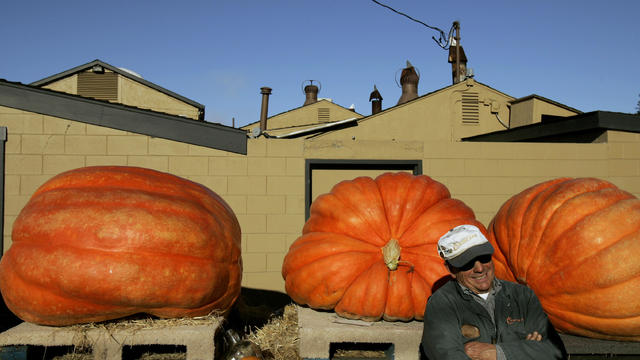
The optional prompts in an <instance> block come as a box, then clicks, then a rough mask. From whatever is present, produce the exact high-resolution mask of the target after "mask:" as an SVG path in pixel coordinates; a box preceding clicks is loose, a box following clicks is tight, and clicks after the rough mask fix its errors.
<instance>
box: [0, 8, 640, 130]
mask: <svg viewBox="0 0 640 360" xmlns="http://www.w3.org/2000/svg"><path fill="white" fill-rule="evenodd" d="M379 1H380V2H382V3H384V4H386V5H389V6H391V7H393V8H395V9H396V10H398V11H401V12H403V13H406V14H408V15H410V16H411V17H413V18H415V19H418V20H420V21H422V22H425V23H427V24H429V25H431V26H435V27H438V28H440V29H442V30H444V31H445V32H448V30H449V28H450V27H451V24H452V23H453V21H456V20H457V21H459V22H460V24H461V37H462V40H461V44H462V45H463V47H464V50H465V53H466V55H467V58H468V59H469V62H468V67H470V68H473V71H474V74H475V78H476V80H477V81H480V82H482V83H484V84H486V85H489V86H491V87H493V88H495V89H497V90H499V91H502V92H504V93H506V94H509V95H511V96H514V97H522V96H527V95H530V94H538V95H540V96H544V97H547V98H550V99H552V100H555V101H558V102H560V103H563V104H565V105H568V106H571V107H574V108H577V109H579V110H582V111H585V112H586V111H593V110H606V111H617V112H627V113H634V112H636V106H637V103H638V100H639V99H640V98H639V94H640V67H639V66H638V64H639V63H640V61H638V59H640V35H639V34H640V30H639V29H638V26H637V25H636V24H637V20H638V16H640V1H635V0H611V1H602V0H601V1H592V0H586V1H578V0H555V1H547V0H537V1H514V0H511V1H493V0H487V1H466V0H458V1H426V0H411V1H409V0H379ZM0 10H1V11H0V19H1V20H0V34H2V46H1V47H0V49H2V55H1V56H0V78H2V79H6V80H9V81H16V82H21V83H25V84H28V83H31V82H33V81H36V80H40V79H42V78H45V77H48V76H50V75H53V74H56V73H59V72H62V71H65V70H68V69H70V68H73V67H75V66H78V65H81V64H85V63H88V62H90V61H93V60H95V59H100V60H102V61H105V62H107V63H109V64H111V65H113V66H117V67H123V68H126V69H129V70H133V71H135V72H137V73H139V74H140V75H142V77H144V78H145V79H146V80H148V81H151V82H153V83H155V84H157V85H160V86H162V87H165V88H167V89H169V90H171V91H174V92H176V93H179V94H181V95H183V96H186V97H188V98H190V99H192V100H194V101H197V102H199V103H201V104H204V105H205V112H206V115H205V118H206V120H207V121H211V122H217V123H221V124H224V125H231V124H232V118H235V126H242V125H245V124H248V123H251V122H254V121H257V120H258V119H259V116H260V103H261V95H260V87H262V86H268V87H271V88H272V89H273V93H272V95H271V97H270V102H269V115H270V116H271V115H275V114H278V113H281V112H284V111H287V110H290V109H293V108H296V107H299V106H301V105H302V103H303V102H304V94H303V92H302V86H303V82H304V81H305V80H309V79H313V80H316V81H319V82H320V85H321V91H320V94H319V95H318V96H319V97H323V98H330V99H332V100H333V101H334V102H335V103H336V104H338V105H341V106H344V107H349V106H351V105H352V104H353V105H355V109H356V111H357V112H359V113H361V114H363V115H369V114H370V113H371V104H370V103H369V93H370V92H371V91H372V90H373V86H374V84H375V85H376V86H377V88H378V89H379V90H380V92H381V94H382V96H383V98H384V100H383V108H385V109H386V108H388V107H391V106H393V105H394V104H395V103H396V102H397V101H398V99H399V97H400V92H401V91H400V88H399V87H398V85H397V82H396V79H397V77H398V76H399V71H400V70H401V69H402V68H403V67H404V66H405V64H406V61H407V60H408V61H410V62H411V63H412V64H413V65H414V66H415V67H416V68H417V69H418V71H419V73H420V75H421V79H420V84H419V90H418V93H419V95H423V94H425V93H428V92H431V91H434V90H437V89H440V88H443V87H446V86H448V85H450V84H451V67H450V64H448V63H447V54H448V53H447V51H445V50H443V49H442V48H440V47H439V46H438V45H437V44H436V42H435V41H433V40H432V36H436V37H437V35H438V33H437V32H435V31H433V30H431V29H429V28H427V27H425V26H423V25H421V24H419V23H416V22H414V21H411V20H410V19H408V18H406V17H404V16H401V15H398V14H396V13H394V12H392V11H390V10H388V9H386V8H384V7H381V6H380V5H378V4H376V3H374V2H373V1H371V0H316V1H307V0H291V1H284V0H271V1H258V0H253V1H249V0H236V1H232V0H224V1H223V0H209V1H204V0H203V1H191V0H182V1H174V0H172V1H166V0H158V1H144V0H139V1H138V0H127V1H121V0H113V1H109V2H86V1H66V0H57V1H49V0H46V1H45V0H42V1H32V0H22V1H5V2H3V4H2V5H1V6H0Z"/></svg>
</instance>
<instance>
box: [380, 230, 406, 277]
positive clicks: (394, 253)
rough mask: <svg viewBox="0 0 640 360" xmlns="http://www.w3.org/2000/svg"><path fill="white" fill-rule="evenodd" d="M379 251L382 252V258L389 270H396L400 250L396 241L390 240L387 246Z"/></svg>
mask: <svg viewBox="0 0 640 360" xmlns="http://www.w3.org/2000/svg"><path fill="white" fill-rule="evenodd" d="M380 250H382V258H383V259H384V263H385V264H386V265H387V267H388V268H389V270H392V271H393V270H395V269H397V268H398V263H399V262H400V250H402V248H401V247H400V244H399V243H398V240H396V239H393V238H392V239H391V240H389V242H388V243H387V245H385V246H384V247H383V248H382V249H380Z"/></svg>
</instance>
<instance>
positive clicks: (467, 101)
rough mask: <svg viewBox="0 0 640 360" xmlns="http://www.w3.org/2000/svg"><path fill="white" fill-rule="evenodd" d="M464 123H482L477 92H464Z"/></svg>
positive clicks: (462, 102)
mask: <svg viewBox="0 0 640 360" xmlns="http://www.w3.org/2000/svg"><path fill="white" fill-rule="evenodd" d="M461 106H462V123H463V124H479V123H480V106H479V102H478V93H477V92H464V93H462V101H461Z"/></svg>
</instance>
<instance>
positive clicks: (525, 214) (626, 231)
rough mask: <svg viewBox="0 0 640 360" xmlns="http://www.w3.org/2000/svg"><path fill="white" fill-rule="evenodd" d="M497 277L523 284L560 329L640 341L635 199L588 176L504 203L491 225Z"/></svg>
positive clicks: (639, 236) (639, 231) (639, 229)
mask: <svg viewBox="0 0 640 360" xmlns="http://www.w3.org/2000/svg"><path fill="white" fill-rule="evenodd" d="M489 240H490V241H491V242H492V243H493V244H494V247H495V248H496V253H495V254H494V263H495V268H496V275H497V276H498V277H502V278H504V279H506V280H511V281H518V282H520V283H523V284H526V285H528V286H529V287H530V288H531V289H533V291H534V292H535V293H536V295H537V296H538V297H539V299H540V302H541V303H542V306H543V307H544V309H545V311H546V312H547V314H548V315H549V318H550V319H551V321H552V323H553V325H554V326H555V327H556V328H557V329H558V330H560V331H562V332H565V333H571V334H576V335H582V336H587V337H593V338H600V339H614V340H633V341H637V340H640V200H638V199H637V198H636V197H634V196H633V195H631V194H630V193H628V192H625V191H623V190H620V189H618V188H617V187H616V186H614V185H613V184H611V183H609V182H607V181H603V180H599V179H594V178H578V179H572V178H559V179H554V180H550V181H547V182H543V183H540V184H537V185H535V186H532V187H530V188H528V189H526V190H524V191H522V192H521V193H519V194H517V195H515V196H513V197H512V198H510V199H509V200H508V201H507V202H506V203H505V204H504V205H502V207H501V208H500V210H499V211H498V213H497V214H496V216H495V217H494V219H493V220H492V221H491V223H490V225H489Z"/></svg>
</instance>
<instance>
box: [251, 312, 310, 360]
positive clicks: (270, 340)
mask: <svg viewBox="0 0 640 360" xmlns="http://www.w3.org/2000/svg"><path fill="white" fill-rule="evenodd" d="M247 339H248V340H249V341H252V342H254V343H255V344H257V345H258V347H260V349H261V350H262V354H263V355H264V358H265V359H277V360H300V359H302V358H301V357H300V355H299V354H298V313H297V311H296V308H295V305H291V304H290V305H287V306H285V308H284V313H283V315H282V317H277V318H272V319H270V320H269V322H268V323H267V324H265V325H264V326H263V327H262V328H259V329H256V330H255V331H250V332H249V334H248V335H247Z"/></svg>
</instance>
